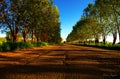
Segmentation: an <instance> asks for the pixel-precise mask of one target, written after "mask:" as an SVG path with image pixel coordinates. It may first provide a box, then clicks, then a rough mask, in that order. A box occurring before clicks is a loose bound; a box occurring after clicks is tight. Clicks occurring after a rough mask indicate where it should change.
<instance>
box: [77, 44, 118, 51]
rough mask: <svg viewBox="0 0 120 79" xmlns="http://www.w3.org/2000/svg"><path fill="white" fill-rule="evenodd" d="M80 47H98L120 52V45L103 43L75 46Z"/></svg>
mask: <svg viewBox="0 0 120 79" xmlns="http://www.w3.org/2000/svg"><path fill="white" fill-rule="evenodd" d="M75 45H78V46H90V47H98V48H103V49H109V50H120V44H115V45H112V44H103V43H99V44H83V43H79V44H75Z"/></svg>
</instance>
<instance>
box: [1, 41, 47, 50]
mask: <svg viewBox="0 0 120 79" xmlns="http://www.w3.org/2000/svg"><path fill="white" fill-rule="evenodd" d="M47 45H48V43H46V42H16V43H13V42H3V43H2V44H0V51H14V50H17V49H26V48H32V47H39V46H47Z"/></svg>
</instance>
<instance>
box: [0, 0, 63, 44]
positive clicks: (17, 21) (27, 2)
mask: <svg viewBox="0 0 120 79" xmlns="http://www.w3.org/2000/svg"><path fill="white" fill-rule="evenodd" d="M0 15H1V18H0V28H1V29H2V31H4V32H6V33H7V39H8V40H11V41H12V42H16V41H17V38H18V37H19V36H22V37H23V39H24V41H26V40H27V39H28V38H29V39H31V40H32V41H34V40H36V41H44V42H53V43H59V42H61V37H60V22H59V11H58V8H57V6H55V5H54V3H53V1H52V0H4V1H2V3H0Z"/></svg>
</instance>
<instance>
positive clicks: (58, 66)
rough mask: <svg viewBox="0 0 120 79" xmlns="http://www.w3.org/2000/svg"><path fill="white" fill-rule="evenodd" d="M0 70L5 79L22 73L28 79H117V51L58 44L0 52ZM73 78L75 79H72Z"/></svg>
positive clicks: (119, 69)
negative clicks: (52, 76)
mask: <svg viewBox="0 0 120 79" xmlns="http://www.w3.org/2000/svg"><path fill="white" fill-rule="evenodd" d="M0 68H1V69H0V75H1V76H2V77H3V78H4V79H5V78H6V79H19V78H17V77H16V76H15V75H16V74H15V72H17V75H19V77H20V74H23V73H26V74H24V75H26V76H27V77H28V75H29V76H30V73H33V74H32V75H34V78H27V79H47V78H48V77H49V75H50V74H51V75H56V76H57V75H59V76H60V77H58V78H56V77H55V78H54V79H97V78H98V79H113V78H114V79H119V78H120V77H119V76H120V51H115V50H105V49H99V48H92V47H83V46H74V45H57V46H47V47H39V48H33V49H26V50H20V51H15V52H1V53H0ZM3 72H4V73H3ZM28 73H29V74H28ZM43 73H45V74H46V76H48V77H47V78H43V77H42V78H40V77H41V76H44V75H41V76H40V74H43ZM48 73H49V74H48ZM58 73H59V74H58ZM5 74H7V75H8V76H5ZM10 74H12V77H13V76H14V77H15V78H12V77H11V76H10ZM14 74H15V75H14ZM35 74H37V75H35ZM38 74H39V76H40V77H39V76H38ZM21 76H23V75H21ZM70 76H71V77H70ZM74 76H76V77H75V78H72V77H74ZM20 78H21V77H20ZM22 78H23V77H22ZM23 79H26V78H23Z"/></svg>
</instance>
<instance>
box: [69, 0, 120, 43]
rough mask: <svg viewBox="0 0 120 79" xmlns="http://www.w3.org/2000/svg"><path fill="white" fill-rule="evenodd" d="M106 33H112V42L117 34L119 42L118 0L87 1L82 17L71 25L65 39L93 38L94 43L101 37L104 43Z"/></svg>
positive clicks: (80, 39)
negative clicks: (71, 28) (70, 30)
mask: <svg viewBox="0 0 120 79" xmlns="http://www.w3.org/2000/svg"><path fill="white" fill-rule="evenodd" d="M108 34H112V35H113V44H115V43H116V39H117V34H119V42H120V0H95V2H94V3H89V4H88V6H87V7H86V8H85V9H84V11H83V15H82V18H81V19H80V20H79V21H78V22H77V23H76V24H75V25H74V26H73V30H72V32H71V33H70V34H69V35H68V37H67V41H68V42H72V41H75V40H79V41H87V40H90V39H95V43H99V39H100V37H102V39H103V43H104V44H105V43H106V38H107V36H108Z"/></svg>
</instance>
